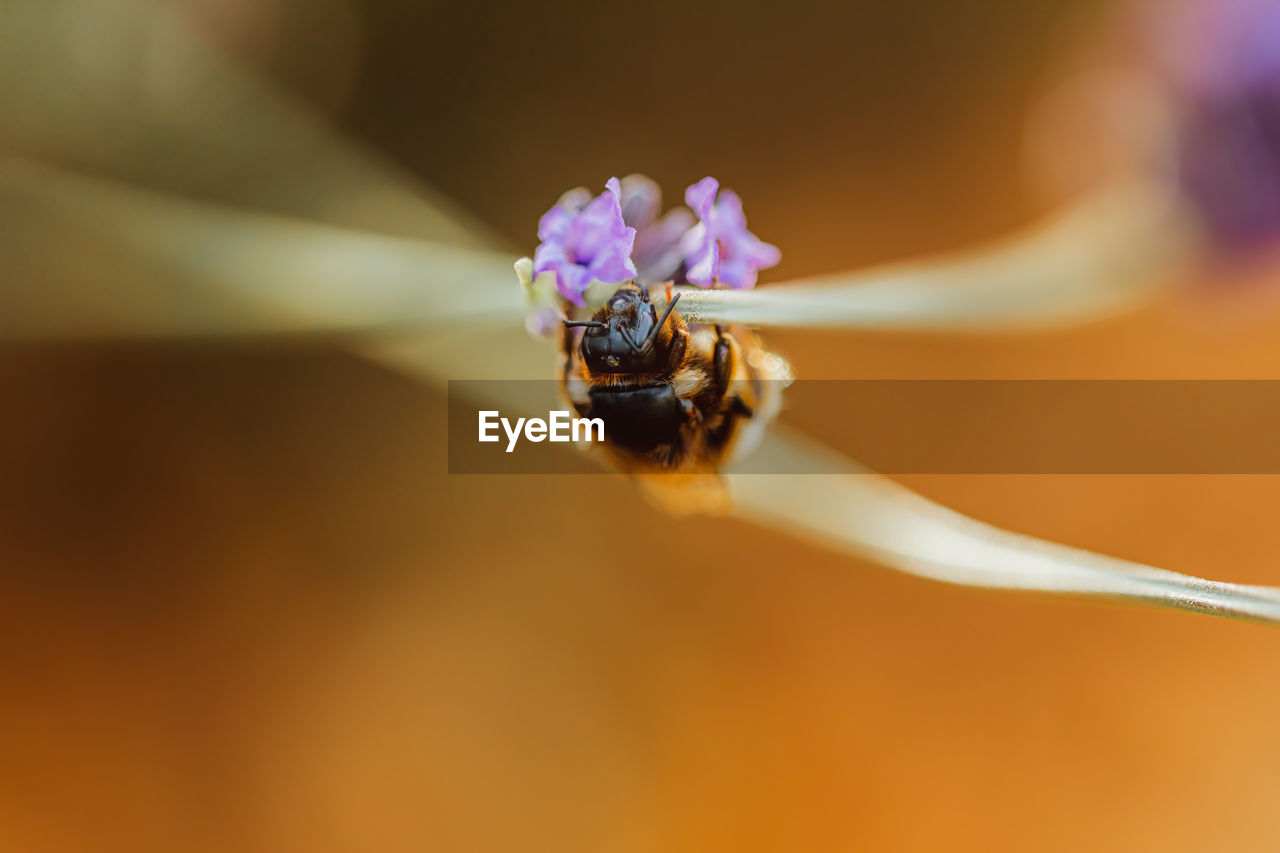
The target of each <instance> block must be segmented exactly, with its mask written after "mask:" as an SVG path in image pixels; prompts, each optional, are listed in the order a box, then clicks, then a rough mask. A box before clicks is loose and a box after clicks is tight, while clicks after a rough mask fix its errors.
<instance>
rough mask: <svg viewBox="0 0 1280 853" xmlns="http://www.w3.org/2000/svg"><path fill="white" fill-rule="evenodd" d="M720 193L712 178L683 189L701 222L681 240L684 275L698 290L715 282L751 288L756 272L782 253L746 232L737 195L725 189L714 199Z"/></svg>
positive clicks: (776, 259)
mask: <svg viewBox="0 0 1280 853" xmlns="http://www.w3.org/2000/svg"><path fill="white" fill-rule="evenodd" d="M719 190H720V182H719V181H717V180H716V179H715V178H703V179H702V180H700V181H698V182H697V183H696V184H694V185H693V186H691V187H689V188H688V189H687V190H685V193H684V200H685V203H686V204H688V205H689V207H691V208H693V210H694V212H695V213H697V214H698V218H699V219H700V220H701V221H700V222H699V223H698V224H697V225H695V226H694V227H693V228H692V229H690V230H689V231H687V232H686V233H685V235H684V237H683V238H681V240H680V252H681V254H682V255H683V256H684V260H685V264H686V271H685V276H686V278H688V279H689V281H690V282H691V283H692V284H696V285H699V286H701V287H711V286H712V285H713V284H715V283H716V282H720V283H723V284H727V285H729V287H731V288H734V289H745V288H748V287H752V286H754V285H755V283H756V271H757V270H762V269H765V268H767V267H771V266H773V265H774V264H776V263H778V261H779V260H780V259H781V258H782V253H781V252H779V251H778V249H777V247H776V246H771V245H769V244H768V243H764V242H761V241H760V239H759V238H757V237H756V235H754V234H752V233H751V232H750V231H748V230H747V217H746V215H745V214H744V213H743V212H742V199H740V198H738V194H737V193H735V192H733V191H732V190H725V191H724V192H722V193H720V194H719V198H717V197H716V193H717V192H719Z"/></svg>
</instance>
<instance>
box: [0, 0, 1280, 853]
mask: <svg viewBox="0 0 1280 853" xmlns="http://www.w3.org/2000/svg"><path fill="white" fill-rule="evenodd" d="M171 5H176V6H178V7H180V10H181V12H182V14H184V15H188V16H189V19H190V21H192V22H193V25H194V26H195V27H196V28H197V29H199V30H200V31H201V32H204V33H206V34H207V35H209V36H210V37H211V38H213V39H214V40H215V41H216V42H218V43H219V44H220V45H222V46H223V47H224V48H226V49H227V50H228V51H229V52H231V53H232V54H233V55H234V56H236V57H238V58H239V60H240V61H242V62H244V63H245V64H246V66H247V67H249V68H252V69H254V70H255V71H254V73H256V74H259V75H262V76H263V78H265V79H267V80H270V81H273V83H274V84H278V85H280V86H281V87H282V88H283V90H284V91H286V92H288V93H289V94H290V96H291V97H293V98H297V99H299V100H301V101H302V102H303V103H305V104H307V105H308V107H309V108H310V109H312V110H314V111H316V112H318V113H319V114H321V115H323V116H325V117H326V121H328V122H329V123H330V124H331V127H332V132H333V133H334V134H337V135H340V136H343V137H346V138H350V139H353V140H355V141H357V142H358V143H359V144H360V146H361V147H362V149H363V150H364V151H366V152H367V153H368V156H369V157H371V158H380V159H382V160H386V161H390V162H393V163H397V164H398V165H399V166H400V167H402V168H403V169H404V170H405V172H406V173H408V174H412V175H416V176H417V177H418V178H420V179H422V180H423V181H425V182H427V183H429V184H431V185H433V186H435V187H436V188H437V189H439V190H440V191H442V192H443V193H445V194H446V195H447V196H449V197H452V198H453V199H454V200H456V201H457V202H459V203H460V204H461V205H462V206H463V207H465V208H466V209H467V210H469V211H470V212H471V213H472V214H474V216H475V217H476V218H477V219H478V220H480V221H481V222H483V223H486V224H487V225H488V226H490V227H491V228H492V230H493V231H494V232H495V233H496V234H497V235H499V237H500V238H501V239H504V240H505V241H506V242H507V244H508V245H509V246H510V247H511V248H512V249H513V250H514V251H518V252H528V251H530V250H531V249H532V247H533V245H534V242H535V234H534V230H535V226H536V222H537V218H538V216H539V215H540V214H541V213H542V212H543V211H544V210H545V209H546V208H547V207H548V206H549V205H550V204H551V203H552V202H553V201H554V199H555V198H556V197H557V196H558V194H559V193H560V192H561V191H562V190H563V189H565V188H567V187H570V186H574V185H578V184H587V185H591V186H596V185H599V184H602V183H603V181H604V180H605V179H606V178H607V177H608V176H610V175H612V174H624V173H627V172H630V171H643V172H646V173H648V174H649V175H651V176H653V177H654V178H656V179H657V180H658V181H659V182H660V183H661V184H662V185H663V186H664V187H667V188H668V189H669V191H670V192H671V193H672V195H673V197H674V196H676V195H677V194H678V192H679V190H680V189H681V188H683V187H684V186H685V185H687V184H688V183H691V182H692V181H694V180H696V179H698V178H700V177H702V176H703V175H704V174H714V175H716V176H717V177H719V178H720V179H721V181H722V182H723V183H725V184H726V185H728V186H731V187H733V188H735V189H736V190H738V191H739V192H740V193H741V195H742V196H743V197H744V199H745V200H746V205H747V211H748V213H749V215H750V216H751V221H752V226H753V229H754V230H755V231H756V232H757V233H758V234H760V235H761V236H762V237H764V238H765V239H768V240H770V241H771V242H774V243H776V244H777V245H779V246H781V247H782V248H783V251H784V261H783V264H782V265H781V266H780V267H778V268H777V269H775V270H773V271H771V273H770V276H771V278H772V279H773V280H779V279H782V278H789V277H793V276H800V275H805V274H809V273H816V272H824V271H831V270H838V269H844V268H851V267H856V266H861V265H864V264H870V263H874V262H878V261H886V260H892V259H897V258H901V257H908V256H912V255H916V254H921V253H930V252H935V251H942V250H948V249H954V248H959V247H964V246H967V245H970V244H973V243H975V242H978V241H981V240H984V239H987V238H992V237H996V236H998V235H1000V234H1002V233H1004V232H1006V231H1007V230H1010V229H1013V228H1016V227H1018V226H1021V225H1023V224H1025V223H1027V222H1029V221H1031V220H1032V219H1033V218H1034V217H1036V216H1038V215H1040V214H1042V213H1044V212H1046V211H1048V210H1050V209H1052V207H1053V206H1054V205H1055V204H1058V203H1060V202H1061V201H1063V199H1064V198H1065V197H1067V194H1068V193H1069V187H1068V188H1064V183H1063V182H1062V181H1059V182H1056V183H1055V182H1053V181H1045V180H1042V177H1043V168H1042V166H1043V164H1042V163H1041V164H1040V165H1039V166H1037V165H1036V163H1037V161H1036V158H1035V157H1034V156H1029V155H1028V151H1029V149H1034V148H1035V146H1036V145H1037V144H1039V143H1036V142H1035V141H1034V140H1036V139H1038V138H1040V136H1043V135H1044V132H1043V126H1041V125H1037V124H1036V120H1037V119H1036V117H1037V116H1042V115H1043V105H1044V104H1045V103H1048V102H1050V101H1051V100H1052V96H1053V95H1054V93H1055V92H1057V91H1059V89H1058V87H1059V86H1060V85H1061V84H1062V83H1063V81H1065V80H1069V79H1071V77H1072V75H1073V74H1075V73H1076V72H1077V70H1078V69H1079V68H1080V67H1085V66H1088V64H1089V63H1090V62H1093V61H1096V60H1097V57H1098V56H1100V55H1105V54H1107V53H1108V52H1109V51H1113V50H1115V49H1116V45H1117V43H1123V41H1124V39H1123V38H1120V37H1117V36H1116V34H1115V33H1116V30H1115V27H1116V22H1117V20H1120V19H1123V18H1124V11H1125V10H1124V9H1123V8H1122V7H1121V6H1120V5H1119V4H1116V3H1109V2H1101V0H1091V2H1087V3H1072V2H1065V0H1035V2H1010V0H964V2H943V0H908V2H903V0H859V2H856V3H848V4H843V5H837V6H830V5H828V4H815V3H805V2H791V3H754V2H746V3H736V4H707V5H698V6H694V5H690V4H685V3H676V2H656V3H650V4H645V5H643V6H634V5H633V6H617V5H612V6H610V5H607V4H589V3H571V2H550V3H543V4H523V5H522V4H509V3H495V2H483V0H481V2H469V3H445V2H424V3H410V2H406V0H353V1H352V2H340V0H325V1H324V2H304V0H274V2H251V0H183V2H176V3H174V4H171ZM179 65H180V63H179ZM175 67H176V66H175ZM2 104H3V100H2V96H0V105H2ZM195 107H196V108H197V109H198V107H199V102H198V101H197V102H196V104H195ZM1055 120H1056V119H1055ZM1048 126H1050V127H1052V128H1054V131H1053V132H1052V133H1050V134H1049V135H1050V136H1052V137H1053V138H1054V139H1056V140H1057V141H1059V142H1061V141H1062V140H1063V139H1064V138H1065V139H1066V140H1067V141H1068V142H1069V143H1070V144H1068V145H1066V146H1065V149H1066V150H1070V151H1077V152H1079V151H1088V150H1089V149H1090V146H1091V144H1094V143H1096V142H1097V140H1098V136H1099V134H1097V133H1090V132H1086V131H1087V130H1088V128H1087V127H1085V128H1082V127H1081V126H1079V125H1072V124H1071V122H1069V121H1068V122H1065V124H1054V123H1052V122H1050V124H1049V125H1048ZM1036 128H1041V130H1040V131H1036ZM1037 133H1039V134H1040V136H1037ZM1073 133H1074V134H1076V136H1072V135H1071V134H1073ZM1055 150H1056V149H1055ZM26 153H28V154H39V153H40V152H39V151H31V150H28V151H27V152H26ZM54 159H56V158H54ZM1085 159H1086V160H1087V158H1085ZM251 160H252V158H251V157H250V158H249V161H251ZM180 165H181V164H180ZM185 165H186V166H188V167H190V168H189V171H190V177H189V178H187V179H185V182H184V185H183V189H184V191H185V192H186V193H187V194H189V195H192V196H196V197H207V198H219V197H222V196H226V195H230V194H231V193H230V191H229V190H228V181H229V178H228V176H227V175H225V174H220V173H219V174H203V173H201V172H200V170H199V168H198V166H199V164H198V163H185ZM175 168H176V167H175ZM118 171H120V172H123V173H127V172H128V168H127V167H120V168H119V169H118ZM1085 171H1086V172H1087V171H1088V170H1087V169H1086V170H1085ZM1073 174H1074V173H1073ZM240 183H241V188H242V189H243V188H244V187H245V186H248V187H249V189H251V190H253V192H252V193H248V194H249V195H253V196H254V198H256V199H258V200H259V201H260V203H261V206H262V207H264V208H268V209H269V208H271V207H272V206H273V205H274V204H275V203H276V202H278V201H279V199H280V198H284V197H285V196H288V193H287V192H285V191H281V194H279V197H277V196H273V194H272V191H271V190H270V188H271V187H273V186H291V185H290V184H289V180H288V175H283V174H277V173H276V172H275V171H274V169H273V170H263V171H262V172H261V173H258V174H247V175H242V176H240ZM1066 184H1070V182H1069V181H1068V182H1066ZM293 190H297V187H293V188H292V190H290V192H292V191H293ZM354 192H355V190H354V189H353V193H354ZM301 197H302V194H301V192H300V191H299V192H298V193H296V194H295V196H289V200H296V199H297V198H301ZM673 200H674V198H673ZM331 212H332V211H331ZM338 218H341V211H340V210H339V214H338ZM0 227H3V223H0ZM387 227H388V229H389V230H395V228H396V223H395V222H394V221H392V222H389V223H388V225H387ZM406 230H407V231H408V230H411V229H409V228H408V227H407V226H406ZM1267 277H1268V274H1267V273H1266V272H1265V271H1264V272H1261V273H1260V272H1259V271H1258V270H1256V269H1252V270H1248V271H1240V270H1233V269H1231V270H1218V271H1216V272H1215V273H1213V275H1212V276H1210V277H1208V280H1204V281H1198V282H1194V283H1189V284H1188V285H1187V290H1186V292H1184V293H1182V294H1180V295H1178V296H1176V297H1171V298H1170V299H1167V300H1164V301H1162V302H1161V303H1160V304H1158V305H1155V306H1153V307H1151V308H1150V309H1147V310H1144V311H1142V312H1139V313H1137V314H1135V315H1132V316H1128V317H1125V318H1120V319H1116V320H1111V321H1107V322H1104V323H1100V324H1095V325H1092V326H1089V327H1087V328H1083V329H1077V330H1071V331H1059V332H1052V333H1044V334H1036V335H1030V334H1021V335H1012V334H1005V335H982V336H975V335H965V336H944V335H915V334H901V333H896V334H887V333H886V334H876V333H857V334H839V333H834V332H815V333H798V332H787V333H777V334H771V335H770V336H769V340H770V342H771V344H773V346H774V348H776V349H777V350H778V351H780V352H783V353H784V354H786V355H787V356H788V357H789V358H790V359H791V360H792V362H793V363H794V365H795V367H796V369H797V372H798V373H799V374H800V375H801V376H805V377H809V378H822V377H828V378H835V377H840V378H966V379H980V378H1027V379H1035V378H1096V379H1108V378H1142V379H1149V378H1224V379H1230V378H1280V369H1278V368H1277V365H1280V343H1278V341H1280V334H1277V332H1280V311H1273V310H1267V309H1266V308H1259V307H1258V305H1259V304H1260V303H1259V302H1258V301H1257V300H1258V297H1257V296H1256V292H1257V290H1258V287H1259V285H1258V282H1257V279H1258V278H1261V279H1263V280H1264V281H1265V279H1266V278H1267ZM29 284H30V286H31V287H33V288H35V287H38V286H39V282H38V281H34V280H33V281H31V282H30V283H29ZM512 285H513V287H514V286H515V281H514V277H513V280H512ZM1261 304H1262V305H1264V306H1265V305H1266V304H1267V303H1266V300H1265V298H1264V299H1262V303H1261ZM1241 306H1248V308H1247V309H1245V308H1242V307H1241ZM550 363H551V355H550V353H549V354H548V364H549V365H550ZM0 398H3V399H4V400H6V401H7V405H6V407H5V412H6V417H4V418H3V419H0V473H2V476H0V756H3V760H0V847H3V848H4V849H7V850H23V851H67V850H120V851H125V850H128V851H142V850H157V851H160V850H191V851H206V850H208V851H221V850H262V851H295V850H296V851H308V853H317V852H318V851H356V850H369V851H419V850H433V851H435V850H438V851H507V850H511V851H515V850H554V851H570V850H582V851H650V850H664V851H666V850H670V851H683V850H688V851H706V850H740V851H755V850H760V851H766V850H768V851H793V850H849V849H875V850H899V849H902V850H908V849H947V850H966V849H975V850H992V849H1016V850H1024V849H1035V850H1078V849H1086V848H1087V849H1095V850H1137V849H1151V850H1204V849H1233V850H1270V849H1275V848H1276V846H1277V845H1280V824H1277V821H1276V817H1275V815H1276V810H1275V804H1276V797H1277V786H1280V729H1278V728H1277V727H1276V725H1275V720H1276V718H1277V716H1278V715H1280V657H1278V654H1280V633H1277V632H1275V631H1274V630H1271V629H1265V628H1262V627H1258V626H1253V625H1247V624H1238V623H1231V622H1226V621H1222V620H1213V619H1208V618H1204V617H1197V616H1191V615H1187V614H1181V613H1173V612H1161V611H1156V610H1146V609H1140V608H1135V607H1131V606H1118V605H1105V604H1098V603H1087V602H1077V601H1071V600H1054V599H1050V598H1047V597H1040V596H1028V595H1016V594H1008V593H990V592H984V591H981V590H974V589H965V588H955V587H949V586H944V585H939V584H934V583H930V582H928V581H924V580H920V579H916V578H912V577H907V576H902V575H898V574H894V573H891V572H887V571H885V570H882V569H879V568H877V567H876V566H874V565H871V564H869V563H862V562H858V561H854V560H850V559H848V558H847V557H843V556H837V555H834V554H830V553H827V552H825V551H823V550H820V549H818V548H816V547H813V546H810V545H807V544H803V543H801V542H799V541H797V540H792V539H789V538H787V537H786V536H783V535H781V534H777V533H773V532H768V531H764V530H760V529H756V528H753V527H749V526H746V525H744V524H741V523H737V522H730V521H723V520H714V519H681V520H673V519H670V518H666V517H663V516H660V515H659V514H657V513H655V512H654V511H653V510H651V509H650V508H649V507H647V506H646V505H645V504H644V503H643V502H642V501H641V500H640V498H639V497H638V495H637V494H636V493H634V492H633V491H632V490H631V489H630V488H628V487H627V486H626V484H625V483H622V482H613V481H608V480H605V479H602V478H600V477H591V478H586V477H505V478H504V477H458V476H454V477H451V476H449V475H447V473H446V471H445V442H446V435H445V405H444V397H443V394H442V393H441V392H440V391H438V390H433V389H431V388H427V387H424V386H423V385H421V384H419V383H417V382H415V381H414V380H413V379H411V378H409V377H406V376H403V375H400V374H397V373H395V372H394V371H392V370H390V369H389V368H387V367H383V366H379V365H376V364H373V363H371V362H369V361H366V360H363V359H361V358H360V357H358V356H356V355H353V354H350V353H349V352H347V351H345V350H343V349H341V348H340V347H338V346H336V345H334V344H332V343H326V342H324V341H299V340H288V341H246V340H232V341H225V342H210V341H207V340H206V341H201V342H185V343H184V342H173V343H155V342H152V343H143V342H122V343H95V344H82V345H74V344H57V345H53V344H39V343H23V344H10V345H5V346H4V347H3V348H2V349H0ZM830 417H833V418H836V417H838V418H843V419H846V420H847V421H848V423H849V425H850V428H856V424H857V413H856V412H832V413H830ZM1241 428H1242V429H1247V425H1242V427H1241ZM902 479H903V480H904V481H905V482H906V483H907V484H908V485H910V486H912V487H913V488H916V489H918V490H919V491H921V492H922V493H924V494H926V495H928V496H930V497H932V498H934V499H936V500H938V501H940V502H942V503H944V504H946V505H949V506H952V507H954V508H956V509H959V510H961V511H963V512H966V513H969V514H972V515H974V516H976V517H978V518H981V519H983V520H985V521H989V522H992V523H995V524H998V525H1001V526H1005V527H1008V528H1011V529H1014V530H1018V531H1023V532H1027V533H1031V534H1035V535H1038V536H1043V537H1047V538H1050V539H1055V540H1060V541H1063V542H1066V543H1070V544H1072V545H1076V546H1080V547H1084V548H1089V549H1093V550H1097V551H1102V552H1105V553H1109V554H1114V555H1117V556H1122V557H1127V558H1131V559H1136V560H1139V561H1143V562H1148V563H1152V564H1155V565H1160V566H1163V567H1167V568H1171V569H1175V570H1179V571H1183V572H1187V573H1190V574H1195V575H1201V576H1209V577H1214V578H1216V579H1222V580H1232V581H1240V582H1249V583H1261V584H1273V585H1275V584H1280V559H1278V558H1280V528H1278V527H1277V525H1276V522H1275V512H1276V508H1277V505H1278V502H1277V497H1280V482H1278V481H1277V480H1276V478H1274V477H1208V476H1197V477H1190V476H1160V477H1102V476H1096V477H1065V476H1060V477H1030V476H1021V477H994V476H990V477H963V476H948V477H925V476H913V477H907V478H902ZM602 506H603V507H604V509H603V510H602Z"/></svg>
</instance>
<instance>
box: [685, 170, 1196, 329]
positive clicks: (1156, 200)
mask: <svg viewBox="0 0 1280 853" xmlns="http://www.w3.org/2000/svg"><path fill="white" fill-rule="evenodd" d="M1190 223H1191V220H1190V219H1189V217H1187V215H1186V214H1185V212H1184V211H1183V210H1182V209H1181V208H1180V207H1179V206H1178V203H1177V201H1176V200H1175V196H1174V195H1173V193H1171V192H1170V191H1169V190H1168V189H1167V188H1163V187H1157V186H1151V185H1145V184H1144V185H1133V186H1127V187H1121V188H1116V189H1113V190H1110V191H1107V192H1106V193H1103V194H1100V195H1098V196H1095V197H1092V198H1088V199H1086V200H1084V201H1082V202H1079V203H1077V204H1076V205H1075V206H1073V207H1071V208H1069V209H1067V210H1066V211H1064V212H1061V213H1059V214H1058V215H1056V216H1055V217H1053V218H1052V219H1051V220H1050V221H1048V222H1047V223H1045V224H1043V225H1041V226H1039V227H1036V228H1034V229H1032V230H1030V231H1029V232H1027V233H1025V234H1020V235H1015V236H1013V237H1011V238H1009V239H1007V240H1005V241H1004V242H1002V243H999V244H997V245H995V246H991V247H988V248H983V249H979V250H976V251H973V252H970V253H968V254H965V255H961V256H958V257H944V258H939V259H937V260H932V261H928V260H926V261H922V262H915V263H904V264H900V265H894V266H889V267H885V268H882V269H872V270H867V271H862V272H851V273H838V274H833V275H826V276H819V277H815V278H811V279H801V280H796V281H794V282H788V283H783V285H782V286H773V285H771V286H769V287H763V288H760V289H758V290H750V291H734V290H701V289H698V288H687V289H684V288H682V289H681V291H680V292H681V293H682V294H684V299H683V300H682V302H681V306H680V307H681V312H682V314H683V315H684V316H685V319H687V320H690V321H693V322H701V323H743V324H746V325H750V326H802V327H826V328H850V329H899V330H946V331H986V330H993V329H1040V328H1044V327H1051V326H1061V325H1067V324H1071V323H1078V322H1084V321H1088V320H1093V319H1097V318H1100V317H1105V316H1107V315H1110V314H1115V313H1118V312H1120V311H1124V310H1126V309H1129V308H1132V307H1133V306H1135V305H1139V304H1142V303H1143V302H1145V301H1147V300H1149V299H1150V298H1151V297H1152V296H1153V295H1155V294H1157V293H1159V292H1160V291H1161V289H1162V287H1163V285H1166V284H1167V283H1169V281H1170V280H1171V279H1172V276H1173V274H1174V273H1176V271H1178V270H1179V269H1180V268H1181V267H1183V266H1185V265H1186V264H1188V263H1189V260H1190V258H1191V257H1192V256H1193V255H1194V253H1195V251H1196V250H1197V246H1198V238H1197V237H1196V236H1195V235H1196V232H1195V229H1194V228H1193V226H1192V225H1191V224H1190Z"/></svg>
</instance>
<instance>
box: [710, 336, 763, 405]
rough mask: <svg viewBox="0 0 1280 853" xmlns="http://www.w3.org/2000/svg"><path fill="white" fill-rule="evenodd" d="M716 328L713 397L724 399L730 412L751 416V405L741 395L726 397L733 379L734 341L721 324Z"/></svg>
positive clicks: (712, 379) (712, 374)
mask: <svg viewBox="0 0 1280 853" xmlns="http://www.w3.org/2000/svg"><path fill="white" fill-rule="evenodd" d="M715 330H716V346H715V354H714V358H713V362H712V371H711V381H712V383H713V384H712V388H713V389H714V391H715V395H714V397H713V399H716V400H724V402H725V405H726V406H727V408H728V411H730V412H733V413H735V414H739V415H745V416H746V417H751V415H752V414H753V413H752V411H751V407H750V406H748V405H747V404H746V403H744V402H743V401H742V398H741V397H739V396H737V395H734V396H733V397H732V398H726V397H727V395H728V393H729V384H730V383H731V382H732V381H733V343H732V341H730V339H729V336H728V335H726V334H725V333H724V329H723V328H722V327H721V326H716V327H715Z"/></svg>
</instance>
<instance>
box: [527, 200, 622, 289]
mask: <svg viewBox="0 0 1280 853" xmlns="http://www.w3.org/2000/svg"><path fill="white" fill-rule="evenodd" d="M605 186H606V187H607V189H606V190H605V192H603V193H601V194H600V195H598V196H596V197H595V198H594V199H592V200H591V201H590V202H588V203H587V204H586V205H585V206H583V207H580V208H577V207H575V206H574V205H575V203H576V201H577V200H578V199H579V196H578V195H576V194H575V193H576V191H572V190H571V191H570V192H569V193H566V194H565V196H563V197H562V198H561V200H560V201H559V202H557V203H556V205H555V206H554V207H552V208H551V209H550V210H548V211H547V212H546V213H545V214H544V215H543V217H542V219H541V220H540V221H539V222H538V239H539V240H541V241H542V243H541V244H539V246H538V249H537V251H536V252H534V255H533V274H534V275H535V276H537V275H539V274H540V273H544V272H547V271H553V272H554V273H555V275H556V289H557V290H558V291H560V295H561V296H563V297H564V298H565V299H568V300H569V301H570V302H573V303H574V304H576V305H582V304H584V303H583V298H582V294H583V293H584V292H586V289H587V287H588V285H590V284H591V282H592V281H602V282H605V283H606V284H616V283H618V282H620V281H626V280H627V279H631V278H635V276H636V266H635V264H634V263H632V261H631V250H632V247H633V244H634V243H635V239H636V229H635V228H631V227H629V226H628V225H627V224H626V223H625V222H624V221H623V219H622V205H621V200H622V190H621V187H620V185H619V182H618V179H617V178H610V179H609V181H608V183H607V184H605Z"/></svg>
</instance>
